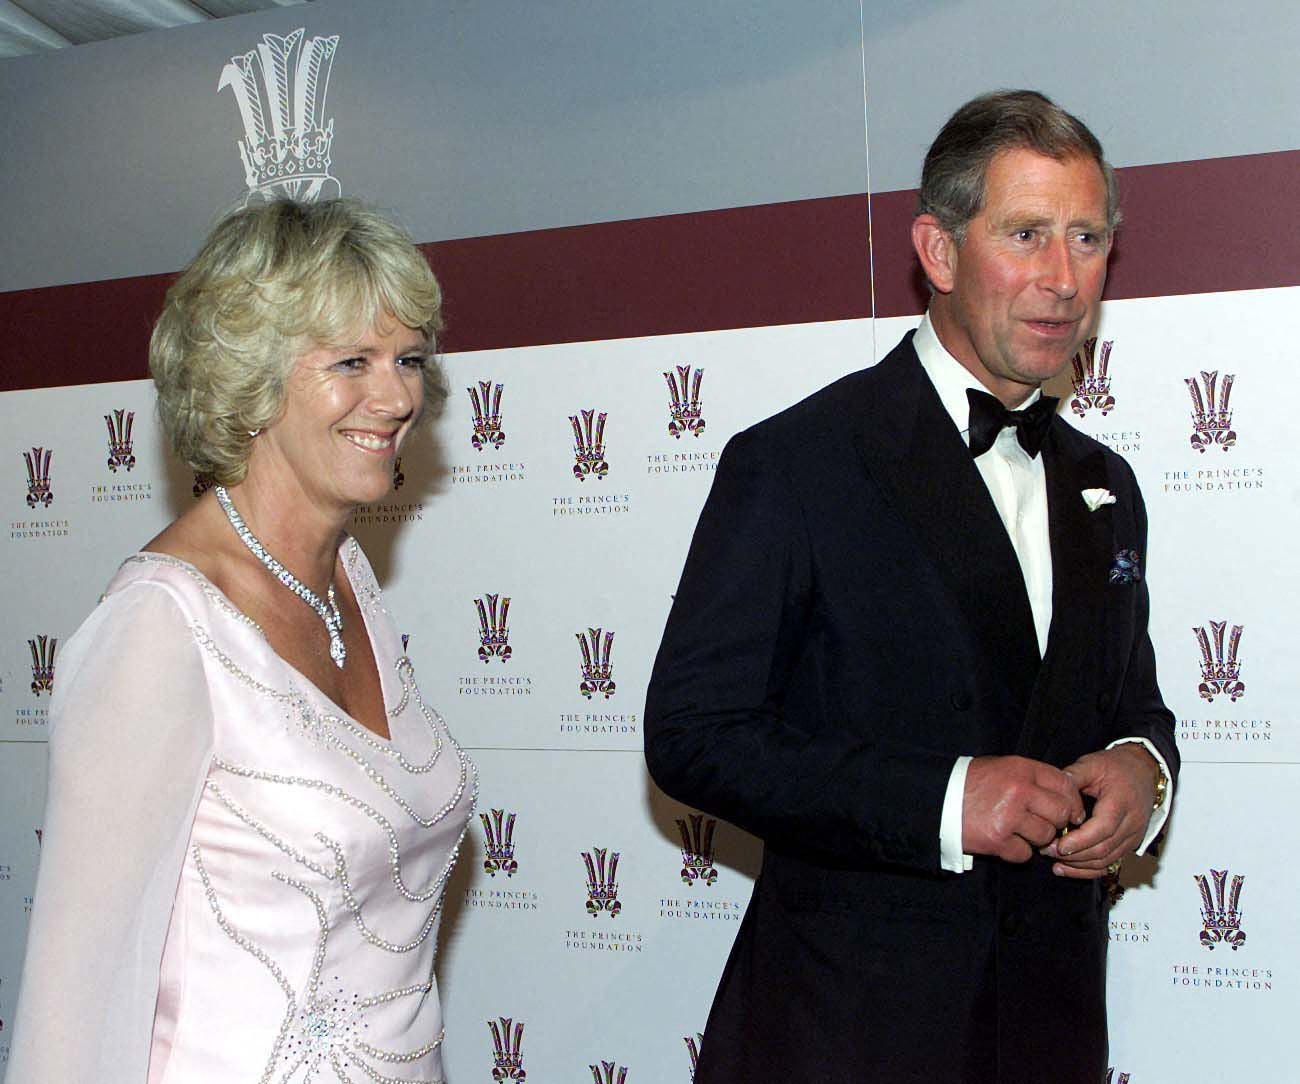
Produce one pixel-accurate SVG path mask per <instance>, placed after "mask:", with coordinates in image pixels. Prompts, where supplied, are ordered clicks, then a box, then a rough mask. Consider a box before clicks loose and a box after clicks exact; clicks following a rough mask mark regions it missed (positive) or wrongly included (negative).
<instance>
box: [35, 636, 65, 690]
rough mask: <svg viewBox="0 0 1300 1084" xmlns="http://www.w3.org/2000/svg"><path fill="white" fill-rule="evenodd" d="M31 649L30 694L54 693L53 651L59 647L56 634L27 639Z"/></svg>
mask: <svg viewBox="0 0 1300 1084" xmlns="http://www.w3.org/2000/svg"><path fill="white" fill-rule="evenodd" d="M27 646H28V647H29V648H31V651H32V695H33V696H40V695H41V693H50V694H51V695H52V694H53V693H54V653H55V652H56V651H57V650H58V649H59V640H58V637H56V636H46V635H41V636H37V637H36V638H35V639H34V640H28V641H27Z"/></svg>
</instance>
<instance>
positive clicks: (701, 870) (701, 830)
mask: <svg viewBox="0 0 1300 1084" xmlns="http://www.w3.org/2000/svg"><path fill="white" fill-rule="evenodd" d="M717 826H718V822H717V821H716V820H715V819H714V818H713V817H705V816H704V814H703V813H689V814H687V816H686V818H685V819H683V818H681V817H678V818H677V831H678V832H679V833H680V834H681V837H682V884H684V885H693V884H695V883H696V882H697V881H703V882H704V883H705V884H706V885H712V884H713V882H714V881H716V880H717V879H718V871H717V869H715V868H714V865H713V831H714V829H715V828H717Z"/></svg>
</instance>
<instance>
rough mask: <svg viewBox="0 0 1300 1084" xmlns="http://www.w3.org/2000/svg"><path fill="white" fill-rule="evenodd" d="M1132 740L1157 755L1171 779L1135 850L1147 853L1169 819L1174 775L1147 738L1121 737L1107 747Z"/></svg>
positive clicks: (1128, 742)
mask: <svg viewBox="0 0 1300 1084" xmlns="http://www.w3.org/2000/svg"><path fill="white" fill-rule="evenodd" d="M1131 742H1137V743H1138V744H1139V745H1141V746H1142V748H1143V749H1145V750H1146V751H1147V752H1148V753H1150V754H1151V755H1152V756H1153V757H1155V758H1156V763H1157V764H1159V765H1160V770H1161V771H1162V772H1164V773H1165V778H1166V779H1168V780H1169V785H1168V786H1167V787H1165V797H1164V801H1162V802H1161V803H1160V804H1159V805H1158V806H1156V807H1155V809H1153V810H1152V811H1151V819H1150V820H1148V821H1147V834H1146V835H1145V836H1143V837H1142V846H1140V847H1139V848H1138V849H1137V851H1136V852H1135V853H1137V854H1145V853H1146V849H1147V848H1148V847H1150V846H1151V841H1152V840H1154V839H1155V838H1156V836H1158V835H1159V834H1160V829H1162V828H1163V827H1164V826H1165V821H1167V820H1168V819H1169V803H1170V801H1171V800H1172V799H1173V796H1174V780H1173V776H1171V775H1170V774H1169V765H1168V764H1166V763H1165V758H1164V757H1162V756H1161V755H1160V754H1159V753H1158V752H1157V751H1156V747H1155V746H1154V745H1152V744H1151V743H1150V742H1149V741H1147V740H1146V738H1119V739H1117V740H1116V741H1113V742H1111V743H1110V744H1109V745H1108V746H1106V748H1107V749H1114V748H1115V746H1117V745H1128V744H1130V743H1131Z"/></svg>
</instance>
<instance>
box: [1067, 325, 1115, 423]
mask: <svg viewBox="0 0 1300 1084" xmlns="http://www.w3.org/2000/svg"><path fill="white" fill-rule="evenodd" d="M1114 345H1115V341H1114V340H1113V339H1107V340H1106V341H1105V342H1103V343H1102V344H1101V356H1100V357H1098V356H1097V340H1096V339H1095V338H1092V339H1084V341H1083V345H1082V346H1081V347H1080V348H1079V352H1078V353H1077V354H1075V355H1074V360H1073V362H1072V365H1073V368H1074V398H1073V399H1071V400H1070V409H1071V410H1073V411H1074V412H1075V414H1077V415H1078V416H1079V417H1080V418H1082V417H1083V416H1084V415H1085V414H1087V413H1088V411H1089V410H1092V409H1093V408H1094V407H1095V408H1096V409H1097V410H1100V411H1101V413H1102V417H1105V416H1106V415H1107V414H1109V413H1110V412H1111V411H1112V410H1114V409H1115V397H1114V396H1113V395H1111V393H1110V348H1111V347H1112V346H1114Z"/></svg>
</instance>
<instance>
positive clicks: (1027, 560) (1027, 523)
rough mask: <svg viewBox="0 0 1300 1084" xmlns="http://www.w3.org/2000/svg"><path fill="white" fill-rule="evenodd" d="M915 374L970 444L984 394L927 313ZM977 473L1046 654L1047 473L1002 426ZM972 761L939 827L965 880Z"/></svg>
mask: <svg viewBox="0 0 1300 1084" xmlns="http://www.w3.org/2000/svg"><path fill="white" fill-rule="evenodd" d="M912 345H913V347H915V348H916V355H917V357H918V358H920V359H921V368H923V369H924V370H925V373H926V376H928V377H929V378H930V382H931V383H932V384H933V385H934V390H935V391H936V392H938V394H939V401H940V402H942V403H943V407H944V409H945V410H946V411H947V412H948V415H949V416H950V417H951V418H952V422H953V424H954V425H955V426H956V427H957V429H958V431H959V432H960V433H961V436H962V440H965V441H966V442H967V443H969V441H970V438H969V429H970V420H969V419H970V402H969V400H968V399H967V398H966V390H967V389H968V388H975V389H977V390H979V391H983V392H987V391H988V388H986V387H984V385H983V384H981V383H980V382H979V381H978V380H977V379H976V378H975V375H974V374H973V373H972V372H971V371H970V370H969V369H967V368H966V367H965V366H964V365H962V364H961V362H959V361H958V360H957V359H956V358H954V357H953V356H952V355H951V354H950V353H948V351H947V350H946V349H945V348H944V346H943V344H942V343H941V342H940V341H939V336H938V335H936V334H935V331H934V328H933V327H932V326H931V324H930V316H929V314H928V313H927V314H926V315H925V316H924V317H922V318H921V323H920V326H919V327H918V328H917V329H916V335H915V336H914V337H913V339H912ZM1041 395H1042V392H1041V391H1040V390H1039V389H1038V388H1035V389H1034V391H1033V392H1032V393H1031V394H1030V395H1029V396H1028V398H1026V399H1025V401H1024V402H1023V403H1021V404H1019V406H1018V407H1017V409H1022V408H1024V407H1027V406H1029V405H1030V404H1031V403H1033V402H1035V401H1036V400H1037V399H1038V398H1039V396H1041ZM975 467H976V469H978V470H979V472H980V477H981V478H983V479H984V484H985V485H986V486H988V490H989V495H990V496H991V497H992V498H993V504H994V506H995V507H996V508H997V510H998V515H999V516H1000V517H1001V518H1002V523H1003V525H1004V526H1005V527H1006V529H1007V535H1008V536H1009V537H1010V539H1011V545H1012V548H1013V549H1014V550H1015V551H1016V558H1017V559H1018V560H1019V562H1020V572H1021V574H1022V575H1023V576H1024V579H1025V591H1026V592H1027V593H1028V595H1029V608H1030V611H1031V612H1032V613H1033V617H1034V632H1035V633H1036V634H1037V636H1038V653H1039V655H1040V656H1041V655H1044V654H1046V652H1047V634H1048V630H1049V629H1050V628H1051V624H1052V549H1051V538H1050V535H1049V533H1048V526H1047V474H1046V471H1045V469H1044V467H1043V457H1042V456H1041V455H1038V456H1034V457H1032V458H1031V457H1030V456H1029V455H1028V454H1027V453H1026V452H1025V450H1024V449H1023V448H1022V447H1020V441H1019V440H1018V439H1017V437H1016V431H1015V429H1013V428H1011V427H1010V426H1008V427H1007V428H1005V429H1003V430H1002V431H1001V432H1000V433H999V434H998V436H997V439H996V440H995V441H994V442H993V447H992V448H990V449H989V450H988V451H987V452H985V453H984V454H983V455H981V456H980V457H979V458H977V459H976V460H975ZM1125 742H1140V743H1141V744H1142V745H1143V746H1144V747H1145V748H1146V750H1147V752H1149V753H1150V754H1151V755H1152V756H1153V757H1155V759H1156V762H1157V763H1158V764H1159V765H1160V770H1161V771H1163V772H1164V773H1165V776H1166V777H1168V775H1169V765H1168V764H1166V763H1165V760H1164V757H1162V756H1161V755H1160V754H1159V753H1158V752H1157V751H1156V748H1155V746H1153V745H1152V744H1151V743H1150V742H1149V741H1147V740H1146V739H1145V738H1120V739H1119V740H1118V741H1114V742H1111V744H1110V745H1108V746H1107V748H1108V749H1110V748H1113V747H1114V746H1116V745H1122V744H1124V743H1125ZM970 762H971V758H970V757H968V756H963V757H958V758H957V762H956V763H955V764H954V765H953V769H952V775H950V776H949V777H948V789H947V790H946V792H945V793H944V799H943V811H942V814H941V817H940V821H939V865H940V866H941V867H942V868H943V869H945V870H948V871H949V872H951V873H963V872H965V871H966V870H968V869H970V868H971V864H972V856H971V855H969V854H963V853H962V849H961V839H962V799H963V798H964V796H965V793H966V772H967V769H968V768H969V767H970ZM1172 796H1173V795H1172V788H1167V789H1166V792H1165V798H1164V801H1163V802H1162V803H1161V804H1160V806H1159V807H1157V808H1156V809H1155V810H1154V811H1153V812H1152V814H1151V819H1150V821H1149V822H1148V824H1147V832H1146V837H1145V838H1144V839H1143V840H1142V846H1141V847H1139V848H1138V851H1137V853H1138V854H1141V853H1142V852H1143V851H1145V850H1146V849H1147V847H1148V846H1150V844H1151V841H1152V840H1153V839H1154V838H1155V837H1156V836H1157V835H1158V834H1159V832H1160V829H1161V828H1163V827H1164V823H1165V819H1166V818H1167V817H1168V815H1169V800H1170V798H1172Z"/></svg>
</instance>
